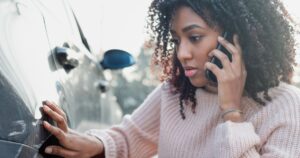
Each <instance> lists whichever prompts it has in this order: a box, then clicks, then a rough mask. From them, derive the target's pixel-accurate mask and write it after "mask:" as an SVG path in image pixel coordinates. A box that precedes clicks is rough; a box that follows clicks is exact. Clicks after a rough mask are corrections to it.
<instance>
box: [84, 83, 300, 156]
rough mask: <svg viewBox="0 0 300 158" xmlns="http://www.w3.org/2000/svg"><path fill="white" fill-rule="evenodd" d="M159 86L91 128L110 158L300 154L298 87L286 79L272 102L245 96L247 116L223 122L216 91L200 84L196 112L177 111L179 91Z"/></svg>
mask: <svg viewBox="0 0 300 158" xmlns="http://www.w3.org/2000/svg"><path fill="white" fill-rule="evenodd" d="M170 88H171V86H170V84H168V83H163V84H162V85H160V86H158V87H157V88H156V89H155V90H154V91H153V92H152V93H151V94H150V95H149V96H148V97H147V99H146V100H145V101H144V103H143V104H142V105H141V106H140V107H139V108H138V109H136V110H135V111H134V112H133V114H132V115H131V116H129V115H127V116H125V117H124V119H123V122H122V123H121V124H120V125H116V126H113V127H112V128H110V129H106V130H90V131H88V132H87V133H88V134H91V135H94V136H96V137H98V138H99V139H100V140H102V141H103V143H104V146H105V156H106V158H129V157H130V158H149V157H151V156H153V155H155V154H158V157H159V158H258V157H264V158H300V90H299V89H297V88H296V87H294V86H291V85H288V84H286V83H280V85H279V86H278V87H276V88H272V89H270V95H271V97H272V98H273V101H272V102H268V103H267V105H266V106H260V105H258V104H257V103H255V102H254V101H253V100H252V99H250V98H247V97H244V98H243V99H242V104H241V106H242V111H243V113H244V115H243V116H244V118H245V122H243V123H234V122H231V121H227V122H224V121H223V120H222V119H221V117H220V113H221V111H220V109H219V104H218V98H217V95H216V94H212V93H209V92H207V91H205V90H203V89H197V91H196V98H197V106H196V113H195V114H193V113H192V111H191V107H190V106H186V107H185V114H186V119H185V120H182V118H181V116H180V113H179V99H178V98H179V97H178V94H172V93H170Z"/></svg>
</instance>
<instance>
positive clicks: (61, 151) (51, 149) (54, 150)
mask: <svg viewBox="0 0 300 158" xmlns="http://www.w3.org/2000/svg"><path fill="white" fill-rule="evenodd" d="M45 153H47V154H51V155H57V156H61V157H64V158H68V157H72V158H75V157H78V152H77V151H72V150H68V149H66V148H62V147H60V146H48V147H47V148H46V149H45Z"/></svg>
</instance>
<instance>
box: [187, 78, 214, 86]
mask: <svg viewBox="0 0 300 158" xmlns="http://www.w3.org/2000/svg"><path fill="white" fill-rule="evenodd" d="M189 80H190V82H191V84H192V85H193V86H194V87H198V88H200V87H205V86H206V85H207V84H208V83H209V81H208V80H207V79H206V78H197V79H191V78H190V79H189Z"/></svg>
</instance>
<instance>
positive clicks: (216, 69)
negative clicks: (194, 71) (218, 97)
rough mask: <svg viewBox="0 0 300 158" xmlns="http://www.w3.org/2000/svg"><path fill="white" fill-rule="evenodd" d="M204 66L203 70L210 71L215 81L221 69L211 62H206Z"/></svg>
mask: <svg viewBox="0 0 300 158" xmlns="http://www.w3.org/2000/svg"><path fill="white" fill-rule="evenodd" d="M204 66H205V69H208V70H210V71H211V72H212V73H213V74H214V75H215V76H216V77H217V79H218V78H219V76H220V74H221V69H220V68H219V67H218V66H217V65H216V64H213V63H211V62H206V63H205V65H204Z"/></svg>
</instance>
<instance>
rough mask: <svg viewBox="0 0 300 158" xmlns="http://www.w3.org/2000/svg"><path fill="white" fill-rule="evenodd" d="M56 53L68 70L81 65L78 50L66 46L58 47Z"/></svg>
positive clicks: (61, 63) (57, 58)
mask: <svg viewBox="0 0 300 158" xmlns="http://www.w3.org/2000/svg"><path fill="white" fill-rule="evenodd" d="M54 54H55V57H56V60H57V61H58V63H59V64H60V65H61V66H62V67H63V68H64V69H65V70H66V71H67V72H69V71H70V70H72V69H74V68H75V67H77V66H78V65H79V55H78V53H77V52H75V51H73V50H72V49H70V48H66V47H56V48H55V49H54Z"/></svg>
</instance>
